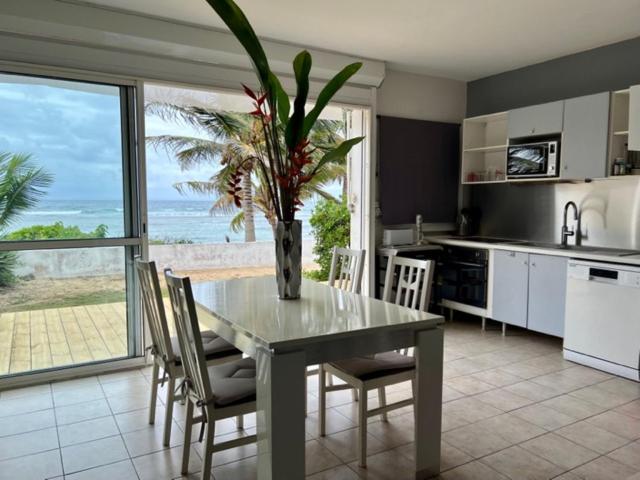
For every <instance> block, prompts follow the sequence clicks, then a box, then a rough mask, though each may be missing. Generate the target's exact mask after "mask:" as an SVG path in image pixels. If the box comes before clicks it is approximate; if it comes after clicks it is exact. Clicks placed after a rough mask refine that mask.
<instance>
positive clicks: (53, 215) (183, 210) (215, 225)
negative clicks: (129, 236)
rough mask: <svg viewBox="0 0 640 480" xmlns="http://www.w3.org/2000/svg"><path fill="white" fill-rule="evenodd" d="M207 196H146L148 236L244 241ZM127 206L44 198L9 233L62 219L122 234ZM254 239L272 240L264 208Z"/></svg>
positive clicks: (306, 230)
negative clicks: (151, 197)
mask: <svg viewBox="0 0 640 480" xmlns="http://www.w3.org/2000/svg"><path fill="white" fill-rule="evenodd" d="M315 203H316V201H315V200H310V201H309V202H308V203H307V204H306V205H305V206H304V207H303V208H302V210H301V211H300V212H298V214H297V218H298V219H300V220H302V221H303V237H304V238H311V227H310V225H309V222H308V220H309V217H310V216H311V212H312V210H313V206H314V205H315ZM211 204H212V202H211V201H208V200H191V199H169V200H149V201H148V231H149V240H150V241H161V242H166V243H180V242H183V243H184V242H193V243H223V242H244V230H242V231H240V232H237V233H236V232H233V231H232V230H231V227H230V222H231V219H232V218H233V217H234V216H235V214H231V215H229V214H221V213H214V214H211V213H210V211H209V210H210V207H211ZM123 212H124V209H123V205H122V201H121V200H91V201H88V200H60V199H55V200H53V199H42V200H40V201H39V202H38V204H37V205H36V206H35V207H33V208H31V209H30V210H28V211H26V212H23V213H22V214H21V215H20V216H19V217H18V218H17V219H16V221H15V222H14V223H13V224H12V225H11V226H10V227H9V228H8V229H7V231H6V233H10V232H13V231H15V230H19V229H21V228H24V227H29V226H33V225H52V224H54V223H55V222H62V223H63V224H64V225H65V226H77V227H79V228H80V230H81V231H83V232H85V233H88V232H91V231H93V230H95V229H96V227H98V225H101V224H103V225H106V226H107V228H108V233H107V236H108V237H114V238H117V237H122V236H123V235H124V215H123ZM255 230H256V241H271V240H273V232H272V229H271V226H270V225H269V223H268V222H267V220H266V219H265V218H264V216H263V215H262V213H261V212H259V211H256V215H255Z"/></svg>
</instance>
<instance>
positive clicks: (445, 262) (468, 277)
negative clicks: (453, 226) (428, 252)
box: [435, 246, 489, 308]
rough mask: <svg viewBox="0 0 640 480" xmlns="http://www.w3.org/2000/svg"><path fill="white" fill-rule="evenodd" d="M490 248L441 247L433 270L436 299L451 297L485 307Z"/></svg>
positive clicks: (458, 301)
mask: <svg viewBox="0 0 640 480" xmlns="http://www.w3.org/2000/svg"><path fill="white" fill-rule="evenodd" d="M488 272H489V251H488V250H485V249H479V248H466V247H452V246H446V247H444V251H443V252H442V254H441V256H440V260H438V263H437V268H436V272H435V276H436V282H435V292H436V296H437V298H438V301H442V300H450V301H452V302H457V303H462V304H464V305H469V306H472V307H478V308H486V307H487V276H488Z"/></svg>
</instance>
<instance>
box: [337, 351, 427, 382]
mask: <svg viewBox="0 0 640 480" xmlns="http://www.w3.org/2000/svg"><path fill="white" fill-rule="evenodd" d="M331 365H332V366H333V367H335V368H337V369H338V370H342V371H343V372H345V373H346V374H348V375H351V376H352V377H356V378H359V379H360V380H370V379H372V378H379V377H383V376H385V375H391V374H394V373H400V372H403V371H406V370H411V369H413V368H415V366H416V361H415V359H414V358H413V357H409V356H408V355H402V354H400V353H397V352H384V353H377V354H375V355H371V356H362V357H353V358H347V359H346V360H339V361H337V362H331Z"/></svg>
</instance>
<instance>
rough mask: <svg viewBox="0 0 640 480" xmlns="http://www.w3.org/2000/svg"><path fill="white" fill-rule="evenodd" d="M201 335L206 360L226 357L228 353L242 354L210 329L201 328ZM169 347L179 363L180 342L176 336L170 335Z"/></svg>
mask: <svg viewBox="0 0 640 480" xmlns="http://www.w3.org/2000/svg"><path fill="white" fill-rule="evenodd" d="M200 335H201V336H202V346H203V347H204V356H205V358H206V359H207V360H213V359H215V358H222V357H228V356H230V355H242V352H241V351H240V350H238V349H237V348H235V347H234V346H233V345H231V344H230V343H229V342H227V341H226V340H223V339H222V338H220V337H219V336H218V335H216V334H215V333H213V332H212V331H211V330H203V331H201V332H200ZM171 348H173V353H174V354H175V356H176V363H177V364H178V365H180V363H181V361H180V342H179V341H178V337H171Z"/></svg>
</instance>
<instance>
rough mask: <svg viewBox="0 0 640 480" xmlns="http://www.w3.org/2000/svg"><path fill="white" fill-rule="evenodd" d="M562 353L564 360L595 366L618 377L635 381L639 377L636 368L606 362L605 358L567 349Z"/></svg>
mask: <svg viewBox="0 0 640 480" xmlns="http://www.w3.org/2000/svg"><path fill="white" fill-rule="evenodd" d="M563 355H564V359H565V360H569V361H571V362H575V363H579V364H581V365H586V366H587V367H592V368H596V369H598V370H602V371H603V372H607V373H612V374H613V375H618V376H619V377H624V378H628V379H629V380H635V381H636V382H637V381H638V379H639V377H638V375H639V374H640V372H638V370H636V369H635V368H630V367H626V366H624V365H618V364H617V363H611V362H607V361H606V360H602V359H600V358H596V357H591V356H589V355H585V354H583V353H578V352H574V351H572V350H567V349H564V350H563Z"/></svg>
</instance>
